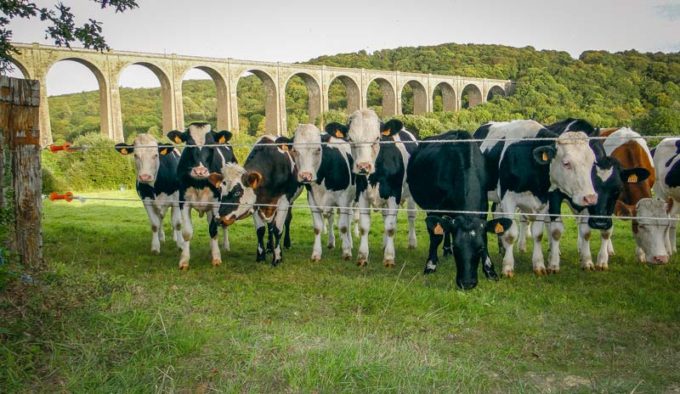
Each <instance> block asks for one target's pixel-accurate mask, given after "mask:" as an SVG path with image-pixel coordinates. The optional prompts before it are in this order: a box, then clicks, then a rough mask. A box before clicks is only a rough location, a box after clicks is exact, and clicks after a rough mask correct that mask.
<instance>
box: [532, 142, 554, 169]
mask: <svg viewBox="0 0 680 394" xmlns="http://www.w3.org/2000/svg"><path fill="white" fill-rule="evenodd" d="M532 153H533V155H534V160H536V162H537V163H538V164H541V165H545V164H550V160H552V159H553V157H555V147H554V146H550V145H548V146H539V147H538V148H535V149H534V150H533V152H532Z"/></svg>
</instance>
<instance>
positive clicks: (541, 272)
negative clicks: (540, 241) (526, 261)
mask: <svg viewBox="0 0 680 394" xmlns="http://www.w3.org/2000/svg"><path fill="white" fill-rule="evenodd" d="M534 274H536V276H545V275H546V271H545V268H543V267H540V268H534Z"/></svg>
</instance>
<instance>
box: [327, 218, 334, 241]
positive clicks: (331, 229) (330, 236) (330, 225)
mask: <svg viewBox="0 0 680 394" xmlns="http://www.w3.org/2000/svg"><path fill="white" fill-rule="evenodd" d="M334 219H335V213H334V212H333V210H332V209H331V211H330V213H329V214H328V217H327V220H328V226H327V229H328V249H333V248H335V228H334V223H333V222H334Z"/></svg>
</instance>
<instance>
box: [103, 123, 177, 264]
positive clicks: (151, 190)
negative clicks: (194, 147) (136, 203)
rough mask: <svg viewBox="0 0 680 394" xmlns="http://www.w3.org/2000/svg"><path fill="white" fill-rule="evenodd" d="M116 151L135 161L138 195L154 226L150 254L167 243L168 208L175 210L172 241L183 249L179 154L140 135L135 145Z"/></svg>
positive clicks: (146, 136) (153, 139) (154, 140)
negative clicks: (131, 157) (165, 220)
mask: <svg viewBox="0 0 680 394" xmlns="http://www.w3.org/2000/svg"><path fill="white" fill-rule="evenodd" d="M116 150H117V151H118V152H120V154H122V155H130V154H132V155H133V157H134V158H135V169H136V170H137V195H138V196H139V198H140V199H141V200H142V202H143V203H144V208H145V209H146V213H147V215H148V217H149V223H150V224H151V252H153V253H160V252H161V242H164V241H165V231H164V230H163V218H164V217H165V214H166V213H167V211H168V208H171V210H172V229H173V240H174V241H175V242H176V243H177V246H178V247H179V248H180V249H181V248H183V247H184V240H183V239H182V218H181V216H180V210H179V204H178V202H177V201H178V200H179V182H178V180H177V165H178V164H179V152H178V151H177V150H175V148H174V146H172V145H159V144H158V141H156V139H155V138H154V137H153V136H151V135H149V134H140V135H138V136H137V137H136V138H135V140H134V143H133V144H132V145H128V144H125V143H120V144H117V145H116Z"/></svg>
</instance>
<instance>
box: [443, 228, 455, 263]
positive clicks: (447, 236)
mask: <svg viewBox="0 0 680 394" xmlns="http://www.w3.org/2000/svg"><path fill="white" fill-rule="evenodd" d="M443 256H444V257H449V256H453V247H452V246H451V233H450V232H448V231H445V232H444V253H443Z"/></svg>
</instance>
